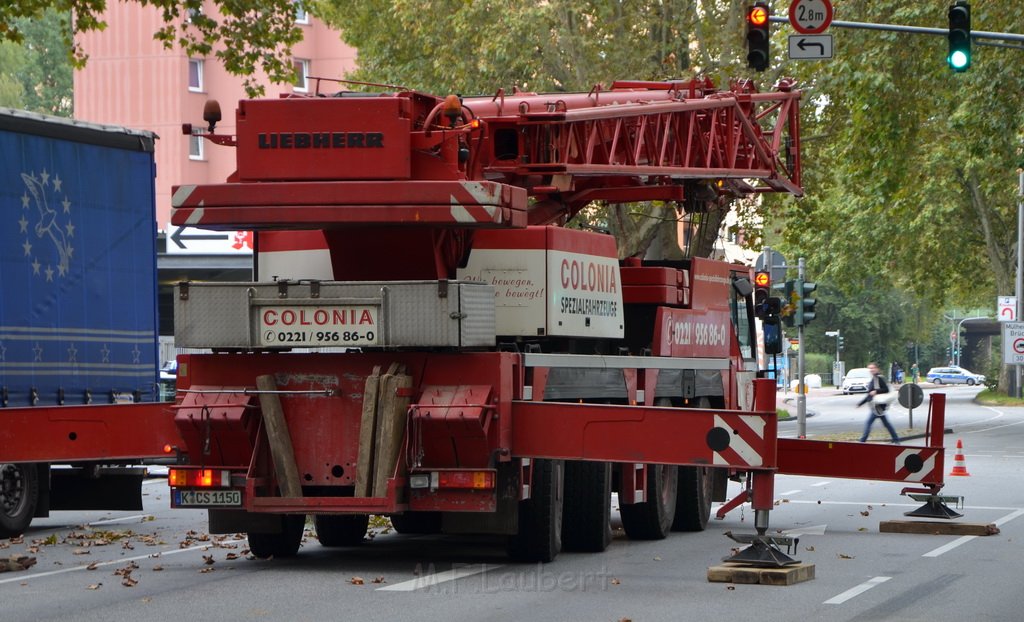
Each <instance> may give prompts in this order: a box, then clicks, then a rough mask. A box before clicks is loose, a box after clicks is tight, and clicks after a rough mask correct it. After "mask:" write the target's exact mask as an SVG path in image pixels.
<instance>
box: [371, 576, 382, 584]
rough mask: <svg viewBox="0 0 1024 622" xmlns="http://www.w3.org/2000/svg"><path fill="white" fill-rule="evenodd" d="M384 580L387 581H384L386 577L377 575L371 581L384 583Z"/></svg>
mask: <svg viewBox="0 0 1024 622" xmlns="http://www.w3.org/2000/svg"><path fill="white" fill-rule="evenodd" d="M384 582H385V581H384V577H377V578H375V579H374V580H373V581H371V582H370V583H384Z"/></svg>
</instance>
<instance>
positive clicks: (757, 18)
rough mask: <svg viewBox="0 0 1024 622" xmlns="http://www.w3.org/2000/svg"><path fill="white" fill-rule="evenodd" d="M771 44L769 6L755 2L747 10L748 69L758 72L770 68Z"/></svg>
mask: <svg viewBox="0 0 1024 622" xmlns="http://www.w3.org/2000/svg"><path fill="white" fill-rule="evenodd" d="M770 42H771V33H770V32H769V22H768V4H767V3H765V2H755V3H754V4H753V5H752V6H750V7H748V8H747V67H750V68H751V69H755V70H757V71H764V70H765V69H767V68H768V59H769V57H770V56H769V43H770Z"/></svg>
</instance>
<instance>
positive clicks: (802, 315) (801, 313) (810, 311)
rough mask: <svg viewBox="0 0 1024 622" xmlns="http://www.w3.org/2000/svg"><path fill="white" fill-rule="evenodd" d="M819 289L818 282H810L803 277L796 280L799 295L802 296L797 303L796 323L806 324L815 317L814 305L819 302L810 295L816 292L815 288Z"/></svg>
mask: <svg viewBox="0 0 1024 622" xmlns="http://www.w3.org/2000/svg"><path fill="white" fill-rule="evenodd" d="M816 289H818V284H817V283H808V282H806V281H804V280H803V279H797V280H796V291H797V295H799V296H800V301H799V302H798V303H797V305H796V325H797V326H806V325H807V324H809V323H810V322H811V320H813V319H814V316H815V313H814V307H815V306H816V305H817V304H818V301H817V300H815V299H814V298H811V297H810V294H812V293H814V290H816Z"/></svg>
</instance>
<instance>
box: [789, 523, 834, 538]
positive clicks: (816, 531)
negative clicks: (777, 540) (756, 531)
mask: <svg viewBox="0 0 1024 622" xmlns="http://www.w3.org/2000/svg"><path fill="white" fill-rule="evenodd" d="M827 528H828V524H824V525H809V526H807V527H797V528H796V529H786V530H784V531H783V532H782V535H784V536H792V537H796V536H823V535H825V529H827Z"/></svg>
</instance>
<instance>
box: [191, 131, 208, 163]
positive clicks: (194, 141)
mask: <svg viewBox="0 0 1024 622" xmlns="http://www.w3.org/2000/svg"><path fill="white" fill-rule="evenodd" d="M192 131H193V132H195V131H197V130H192ZM205 143H206V141H205V140H203V137H202V134H201V133H200V134H192V135H191V136H189V137H188V159H189V160H205V159H206V157H205V152H204V151H203V149H204V148H205V146H206V145H205Z"/></svg>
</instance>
